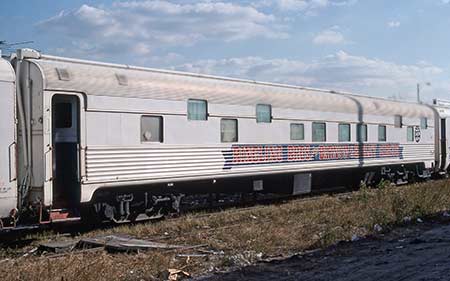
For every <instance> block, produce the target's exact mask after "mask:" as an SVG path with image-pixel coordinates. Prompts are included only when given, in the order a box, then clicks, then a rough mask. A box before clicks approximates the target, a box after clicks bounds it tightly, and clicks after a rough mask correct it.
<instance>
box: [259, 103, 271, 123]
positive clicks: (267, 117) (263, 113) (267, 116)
mask: <svg viewBox="0 0 450 281" xmlns="http://www.w3.org/2000/svg"><path fill="white" fill-rule="evenodd" d="M256 122H258V123H271V122H272V106H271V105H270V104H257V105H256Z"/></svg>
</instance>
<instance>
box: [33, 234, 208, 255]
mask: <svg viewBox="0 0 450 281" xmlns="http://www.w3.org/2000/svg"><path fill="white" fill-rule="evenodd" d="M205 246H207V245H195V246H181V245H172V244H168V243H161V242H153V241H148V240H142V239H136V238H133V237H130V236H125V235H105V236H97V237H90V238H82V239H79V240H70V241H52V242H45V243H41V244H40V245H39V251H40V252H41V253H42V252H48V253H55V254H62V253H68V252H73V251H75V250H77V251H83V250H86V249H105V250H106V251H108V252H138V251H145V250H156V249H158V250H169V251H170V250H172V251H182V250H190V249H196V248H202V247H205Z"/></svg>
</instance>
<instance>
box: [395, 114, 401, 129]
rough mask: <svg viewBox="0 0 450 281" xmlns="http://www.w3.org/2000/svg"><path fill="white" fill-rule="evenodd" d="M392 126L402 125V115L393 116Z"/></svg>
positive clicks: (398, 126) (399, 126)
mask: <svg viewBox="0 0 450 281" xmlns="http://www.w3.org/2000/svg"><path fill="white" fill-rule="evenodd" d="M394 127H395V128H401V127H403V117H402V116H401V115H395V117H394Z"/></svg>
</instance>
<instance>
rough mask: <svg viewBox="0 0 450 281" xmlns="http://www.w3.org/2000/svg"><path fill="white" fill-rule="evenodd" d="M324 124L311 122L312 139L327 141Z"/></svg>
mask: <svg viewBox="0 0 450 281" xmlns="http://www.w3.org/2000/svg"><path fill="white" fill-rule="evenodd" d="M326 128H327V127H326V124H325V123H318V122H314V123H313V124H312V141H314V142H324V141H327V132H326Z"/></svg>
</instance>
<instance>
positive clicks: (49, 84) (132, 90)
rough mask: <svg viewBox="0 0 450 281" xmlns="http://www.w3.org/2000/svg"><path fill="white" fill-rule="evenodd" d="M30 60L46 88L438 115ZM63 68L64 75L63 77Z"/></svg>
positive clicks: (345, 98) (413, 106)
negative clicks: (42, 78)
mask: <svg viewBox="0 0 450 281" xmlns="http://www.w3.org/2000/svg"><path fill="white" fill-rule="evenodd" d="M30 60H31V61H32V62H34V63H36V64H37V65H38V66H39V67H40V68H41V69H42V72H43V76H44V85H45V86H44V87H45V88H46V89H48V90H64V91H76V92H84V93H86V94H87V95H98V96H112V97H128V98H142V99H158V100H187V99H188V98H197V99H206V100H208V101H209V102H211V103H222V104H233V105H255V104H258V103H264V104H271V105H272V106H273V107H279V108H293V109H305V110H316V111H329V112H347V113H348V112H353V113H359V114H375V115H396V114H400V115H403V116H408V117H422V116H426V117H432V116H433V110H432V109H431V108H430V107H429V106H426V105H422V104H417V103H411V102H400V101H393V100H388V99H383V98H374V97H367V96H361V95H355V94H350V93H345V92H335V91H329V90H321V89H314V88H305V87H298V86H290V85H282V84H272V83H264V82H256V81H251V80H242V79H233V78H226V77H217V76H209V75H199V74H193V73H184V72H177V71H166V70H158V69H151V68H142V67H133V66H128V65H120V64H107V63H100V62H93V61H85V60H76V59H68V58H62V57H54V56H45V55H41V57H40V58H38V59H30ZM62 73H64V75H63V76H65V77H61V75H62ZM88 106H89V105H88Z"/></svg>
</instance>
